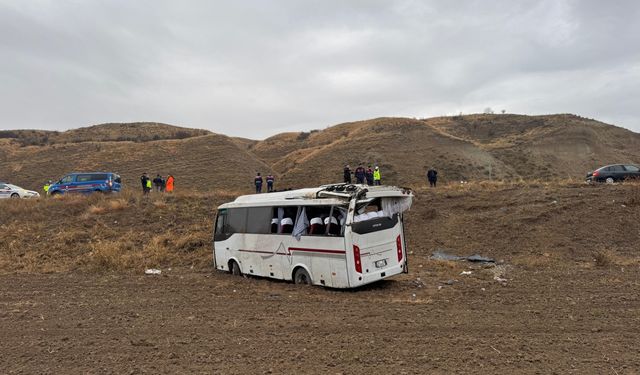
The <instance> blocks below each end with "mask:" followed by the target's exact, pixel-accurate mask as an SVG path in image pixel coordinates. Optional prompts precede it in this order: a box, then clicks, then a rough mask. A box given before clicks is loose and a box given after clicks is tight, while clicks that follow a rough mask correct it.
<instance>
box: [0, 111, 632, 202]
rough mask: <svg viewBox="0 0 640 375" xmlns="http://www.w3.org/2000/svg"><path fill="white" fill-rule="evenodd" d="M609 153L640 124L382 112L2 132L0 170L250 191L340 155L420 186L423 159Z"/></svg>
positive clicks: (491, 173)
mask: <svg viewBox="0 0 640 375" xmlns="http://www.w3.org/2000/svg"><path fill="white" fill-rule="evenodd" d="M14 133H15V134H14ZM16 134H18V135H20V136H21V137H23V138H11V137H8V136H12V135H16ZM45 136H47V137H48V139H49V140H48V141H47V143H46V144H41V143H38V142H36V143H37V145H32V146H25V141H24V140H25V139H32V138H33V139H36V138H38V137H45ZM20 139H23V141H20ZM127 139H131V140H127ZM26 144H29V142H26ZM616 162H625V163H640V134H637V133H633V132H631V131H628V130H626V129H622V128H618V127H615V126H612V125H608V124H604V123H601V122H598V121H594V120H590V119H585V118H581V117H578V116H574V115H549V116H522V115H467V116H454V117H437V118H431V119H423V120H415V119H407V118H378V119H372V120H366V121H358V122H351V123H344V124H339V125H335V126H332V127H328V128H326V129H324V130H317V131H312V132H299V133H295V132H292V133H282V134H277V135H275V136H273V137H270V138H267V139H265V140H263V141H255V140H250V139H246V138H230V137H226V136H224V135H219V134H213V133H210V132H207V131H202V130H193V129H185V128H179V127H173V126H170V125H164V124H156V123H135V124H104V125H97V126H92V127H87V128H82V129H75V130H70V131H67V132H61V133H57V132H43V131H8V133H7V132H5V137H2V135H1V134H0V180H9V181H12V182H14V183H17V184H20V185H24V186H25V187H28V188H34V189H35V188H39V187H40V186H41V185H42V183H43V182H44V181H46V180H47V179H57V178H59V177H61V176H62V175H64V174H65V173H68V172H71V171H91V170H108V171H116V172H119V173H121V174H122V176H123V178H124V180H125V182H126V183H127V185H128V186H133V187H135V188H137V181H138V177H139V175H140V174H141V173H143V172H148V173H151V174H155V173H161V174H163V175H166V174H169V173H170V174H173V175H174V176H175V177H176V179H177V186H178V187H179V188H188V189H196V190H201V191H206V190H210V189H216V188H225V189H233V190H242V191H245V192H248V191H251V189H252V178H253V176H254V175H255V173H256V172H257V171H260V172H262V173H263V174H266V173H269V172H273V173H274V174H275V175H276V188H280V189H282V188H296V187H303V186H309V185H318V184H323V183H331V182H340V181H341V180H342V168H343V167H344V165H345V164H349V165H351V167H352V169H354V168H355V167H356V166H357V165H358V163H363V164H364V165H365V166H366V165H368V164H371V165H374V164H376V163H377V164H378V165H379V166H380V168H381V171H382V178H383V183H387V184H397V185H408V186H420V185H422V184H424V180H425V176H424V175H425V172H426V170H427V169H428V168H429V167H431V166H433V167H435V168H436V169H438V171H439V175H440V177H441V181H444V182H446V181H459V180H486V179H490V178H491V179H498V180H502V179H507V180H519V179H536V178H546V177H552V178H556V179H565V178H582V177H583V176H584V174H585V172H587V171H589V170H592V169H593V168H595V167H597V166H599V165H603V164H609V163H616Z"/></svg>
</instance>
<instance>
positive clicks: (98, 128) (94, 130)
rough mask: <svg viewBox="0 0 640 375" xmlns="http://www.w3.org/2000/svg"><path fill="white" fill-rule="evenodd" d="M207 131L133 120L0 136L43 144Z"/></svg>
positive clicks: (182, 135) (153, 137) (140, 139)
mask: <svg viewBox="0 0 640 375" xmlns="http://www.w3.org/2000/svg"><path fill="white" fill-rule="evenodd" d="M208 134H211V132H210V131H208V130H201V129H190V128H183V127H179V126H174V125H167V124H162V123H158V122H134V123H109V124H100V125H94V126H88V127H84V128H78V129H71V130H68V131H65V132H57V131H46V130H1V131H0V138H4V139H10V140H13V141H14V142H15V143H18V144H20V145H21V146H45V145H50V144H56V143H77V142H110V141H132V142H148V141H157V140H161V139H185V138H191V137H197V136H201V135H208Z"/></svg>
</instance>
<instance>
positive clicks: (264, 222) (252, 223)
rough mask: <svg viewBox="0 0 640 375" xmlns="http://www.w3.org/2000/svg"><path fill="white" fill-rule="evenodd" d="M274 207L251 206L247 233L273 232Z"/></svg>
mask: <svg viewBox="0 0 640 375" xmlns="http://www.w3.org/2000/svg"><path fill="white" fill-rule="evenodd" d="M272 211H273V208H272V207H251V208H249V209H248V214H247V233H254V234H268V233H271V219H272Z"/></svg>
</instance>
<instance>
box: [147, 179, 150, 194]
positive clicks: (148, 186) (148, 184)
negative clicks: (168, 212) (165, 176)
mask: <svg viewBox="0 0 640 375" xmlns="http://www.w3.org/2000/svg"><path fill="white" fill-rule="evenodd" d="M149 193H151V178H149V176H147V194H149Z"/></svg>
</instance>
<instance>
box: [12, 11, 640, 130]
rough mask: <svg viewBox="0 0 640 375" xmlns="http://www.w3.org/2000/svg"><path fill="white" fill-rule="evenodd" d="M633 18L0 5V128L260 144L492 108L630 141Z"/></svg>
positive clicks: (639, 71)
mask: <svg viewBox="0 0 640 375" xmlns="http://www.w3.org/2000/svg"><path fill="white" fill-rule="evenodd" d="M639 20H640V1H635V0H629V1H615V0H612V1H600V0H598V1H563V0H552V1H513V0H507V1H495V0H493V1H484V0H483V1H458V0H456V1H445V0H442V1H390V0H385V1H373V0H366V1H365V0H361V1H348V0H337V1H329V0H320V1H303V0H291V1H277V0H274V1H209V0H203V1H173V0H172V1H159V0H149V1H141V0H135V1H134V0H126V1H116V0H109V1H107V0H103V1H97V0H96V1H91V0H82V1H66V0H49V1H35V0H34V1H31V0H0V116H1V117H0V129H12V128H38V129H56V130H64V129H69V128H76V127H81V126H88V125H92V124H98V123H104V122H130V121H157V122H166V123H170V124H175V125H181V126H187V127H195V128H204V129H209V130H212V131H214V132H218V133H224V134H229V135H234V136H244V137H249V138H254V139H261V138H265V137H268V136H270V135H273V134H276V133H279V132H283V131H299V130H310V129H318V128H325V127H327V126H329V125H334V124H336V123H340V122H346V121H353V120H363V119H368V118H373V117H379V116H406V117H433V116H441V115H451V114H455V113H459V112H463V113H478V112H483V111H484V109H485V108H487V107H491V108H493V109H494V110H495V111H496V112H498V111H501V110H503V109H504V110H506V111H507V112H508V113H522V114H548V113H576V114H579V115H582V116H587V117H592V118H595V119H598V120H601V121H605V122H608V123H612V124H615V125H619V126H624V127H627V128H629V129H632V130H634V131H636V132H640V121H639V115H640V21H639Z"/></svg>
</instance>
